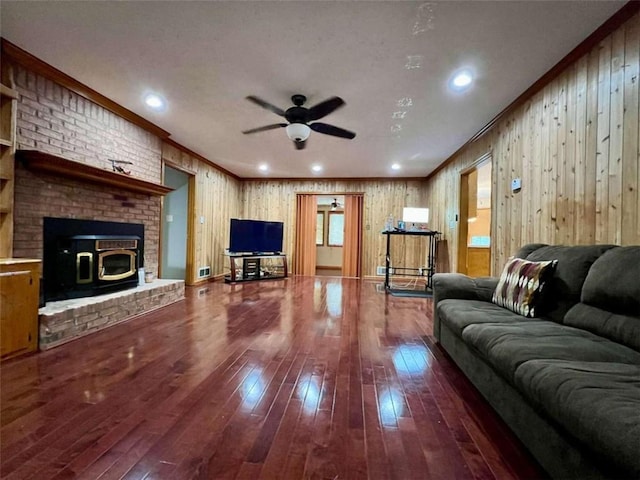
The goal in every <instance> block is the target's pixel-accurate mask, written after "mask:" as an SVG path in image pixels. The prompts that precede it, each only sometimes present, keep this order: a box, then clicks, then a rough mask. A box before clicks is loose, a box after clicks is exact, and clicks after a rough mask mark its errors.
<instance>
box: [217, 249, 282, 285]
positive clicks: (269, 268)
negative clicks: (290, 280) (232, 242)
mask: <svg viewBox="0 0 640 480" xmlns="http://www.w3.org/2000/svg"><path fill="white" fill-rule="evenodd" d="M225 255H226V256H228V257H229V268H230V269H231V271H230V272H229V275H225V276H224V281H225V282H227V283H236V282H247V281H251V280H268V279H274V278H286V277H287V274H288V270H287V256H286V255H285V254H273V255H230V254H225Z"/></svg>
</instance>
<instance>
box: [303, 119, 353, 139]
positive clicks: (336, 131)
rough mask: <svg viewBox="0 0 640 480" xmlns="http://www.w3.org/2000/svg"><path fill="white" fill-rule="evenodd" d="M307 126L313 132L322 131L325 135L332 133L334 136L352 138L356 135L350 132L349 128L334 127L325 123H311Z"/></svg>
mask: <svg viewBox="0 0 640 480" xmlns="http://www.w3.org/2000/svg"><path fill="white" fill-rule="evenodd" d="M309 128H310V129H311V130H313V131H315V132H318V133H324V134H325V135H333V136H334V137H340V138H348V139H352V138H355V136H356V134H355V133H353V132H350V131H349V130H345V129H343V128H339V127H334V126H333V125H329V124H327V123H320V122H316V123H312V124H311V125H309Z"/></svg>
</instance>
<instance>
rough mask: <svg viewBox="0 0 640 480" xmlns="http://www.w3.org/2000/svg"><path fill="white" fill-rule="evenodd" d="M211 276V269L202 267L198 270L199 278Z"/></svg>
mask: <svg viewBox="0 0 640 480" xmlns="http://www.w3.org/2000/svg"><path fill="white" fill-rule="evenodd" d="M210 276H211V267H200V268H199V269H198V278H206V277H210Z"/></svg>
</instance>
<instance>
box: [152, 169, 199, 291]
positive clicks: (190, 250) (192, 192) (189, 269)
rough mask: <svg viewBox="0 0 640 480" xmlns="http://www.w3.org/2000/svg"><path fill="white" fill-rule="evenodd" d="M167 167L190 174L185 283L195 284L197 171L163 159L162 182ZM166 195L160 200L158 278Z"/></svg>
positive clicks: (160, 273)
mask: <svg viewBox="0 0 640 480" xmlns="http://www.w3.org/2000/svg"><path fill="white" fill-rule="evenodd" d="M165 167H169V168H173V169H174V170H178V171H180V172H182V173H185V174H186V175H188V176H189V179H188V181H187V263H186V272H185V279H184V283H185V285H195V283H196V282H197V276H196V271H195V268H194V265H195V245H194V242H195V237H194V235H193V232H194V231H195V224H196V216H195V205H196V172H194V171H192V170H189V169H186V168H184V167H182V166H180V165H178V164H176V163H173V162H171V161H168V160H165V159H163V160H162V184H164V169H165ZM163 219H164V197H162V198H161V200H160V233H159V239H158V240H159V242H158V278H161V276H162V268H163V264H162V263H163V262H162V258H163V256H162V246H163V241H162V238H163V231H162V228H163V227H162V226H163V225H164V221H163Z"/></svg>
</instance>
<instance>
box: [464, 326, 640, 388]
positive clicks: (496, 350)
mask: <svg viewBox="0 0 640 480" xmlns="http://www.w3.org/2000/svg"><path fill="white" fill-rule="evenodd" d="M462 339H463V340H464V341H466V342H467V343H468V344H469V345H471V346H472V347H473V348H474V349H475V350H476V351H478V352H479V353H480V355H481V356H482V357H483V358H484V359H485V360H486V361H487V363H489V364H490V365H491V366H492V367H493V369H494V370H496V371H497V372H498V373H500V374H501V375H502V376H503V377H504V378H505V379H506V380H507V381H509V382H511V383H512V384H513V374H514V372H515V371H516V368H518V367H519V366H520V365H521V364H523V363H524V362H527V361H530V360H539V359H548V360H575V361H585V362H615V363H629V364H635V365H640V352H637V351H635V350H633V349H631V348H629V347H626V346H624V345H621V344H619V343H616V342H612V341H611V340H607V339H606V338H603V337H600V336H598V335H594V334H593V333H590V332H587V331H585V330H580V329H577V328H572V327H569V326H566V325H559V324H557V323H555V322H550V321H546V320H524V319H523V320H522V321H520V322H513V323H501V324H496V323H493V324H492V323H484V324H474V325H469V326H468V327H466V328H465V329H464V330H463V331H462Z"/></svg>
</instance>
